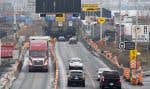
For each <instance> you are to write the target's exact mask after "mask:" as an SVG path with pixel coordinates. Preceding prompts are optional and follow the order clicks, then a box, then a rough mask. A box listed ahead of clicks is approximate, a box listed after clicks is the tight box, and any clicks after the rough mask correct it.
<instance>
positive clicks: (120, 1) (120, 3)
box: [119, 0, 122, 42]
mask: <svg viewBox="0 0 150 89" xmlns="http://www.w3.org/2000/svg"><path fill="white" fill-rule="evenodd" d="M119 13H120V17H119V18H120V31H119V41H120V42H121V39H122V37H121V32H122V31H121V0H119Z"/></svg>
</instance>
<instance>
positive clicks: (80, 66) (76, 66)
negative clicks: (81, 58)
mask: <svg viewBox="0 0 150 89" xmlns="http://www.w3.org/2000/svg"><path fill="white" fill-rule="evenodd" d="M69 70H83V63H81V62H72V63H69Z"/></svg>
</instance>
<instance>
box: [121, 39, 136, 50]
mask: <svg viewBox="0 0 150 89" xmlns="http://www.w3.org/2000/svg"><path fill="white" fill-rule="evenodd" d="M124 43H125V50H134V49H135V42H131V41H126V42H124Z"/></svg>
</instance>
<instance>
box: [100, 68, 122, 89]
mask: <svg viewBox="0 0 150 89" xmlns="http://www.w3.org/2000/svg"><path fill="white" fill-rule="evenodd" d="M99 87H100V89H121V80H120V74H119V72H118V71H115V70H114V71H103V73H102V78H101V79H100V82H99Z"/></svg>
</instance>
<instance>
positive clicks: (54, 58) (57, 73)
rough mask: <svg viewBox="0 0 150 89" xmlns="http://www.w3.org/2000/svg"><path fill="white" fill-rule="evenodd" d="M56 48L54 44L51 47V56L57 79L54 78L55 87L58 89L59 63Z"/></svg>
mask: <svg viewBox="0 0 150 89" xmlns="http://www.w3.org/2000/svg"><path fill="white" fill-rule="evenodd" d="M54 46H55V45H54V43H53V45H51V49H50V54H51V58H52V61H53V63H54V70H55V73H54V74H55V75H54V76H55V78H54V82H53V85H54V89H58V86H59V62H58V59H57V57H56V54H55V50H54V48H55V47H54Z"/></svg>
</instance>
